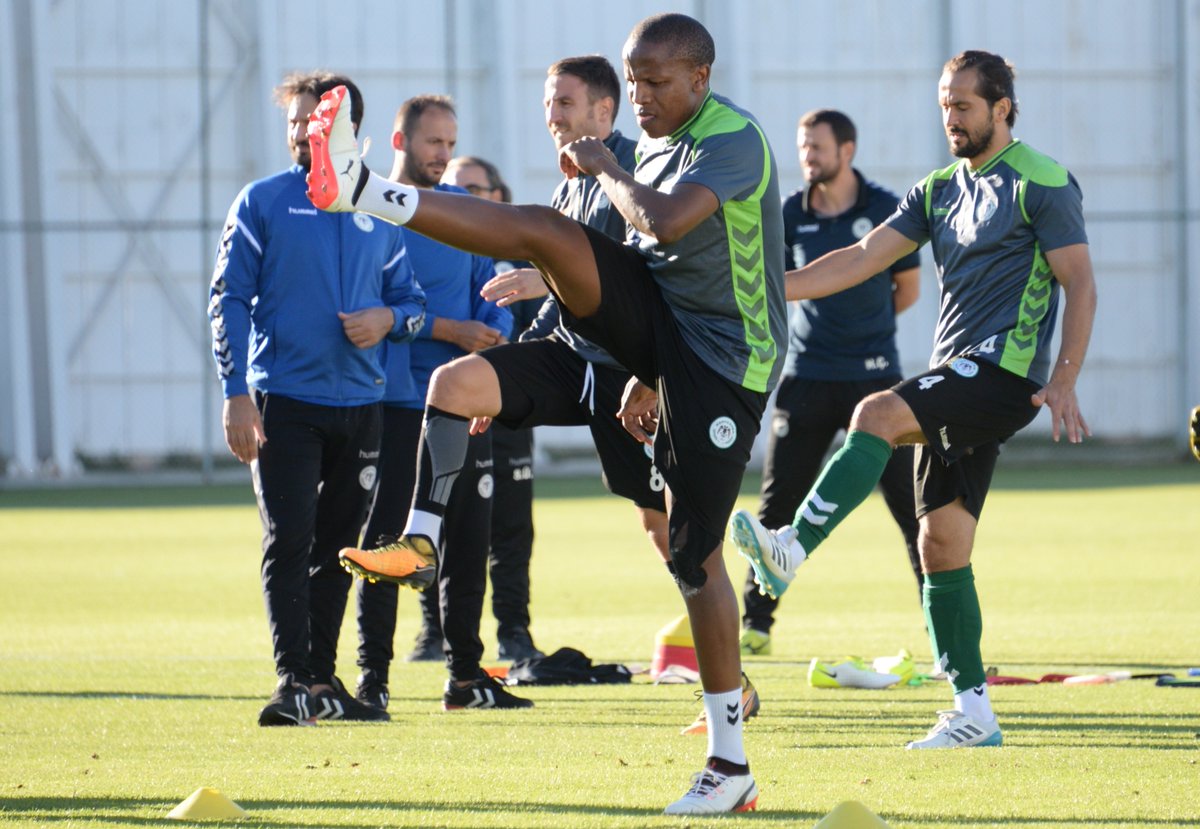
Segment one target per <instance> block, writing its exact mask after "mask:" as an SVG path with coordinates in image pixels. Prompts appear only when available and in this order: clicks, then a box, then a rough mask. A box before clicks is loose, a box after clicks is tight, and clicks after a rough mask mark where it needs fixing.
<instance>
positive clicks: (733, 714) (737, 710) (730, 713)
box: [725, 702, 742, 725]
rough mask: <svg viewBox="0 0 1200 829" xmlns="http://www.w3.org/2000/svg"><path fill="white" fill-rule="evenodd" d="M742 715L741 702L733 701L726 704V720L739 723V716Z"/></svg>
mask: <svg viewBox="0 0 1200 829" xmlns="http://www.w3.org/2000/svg"><path fill="white" fill-rule="evenodd" d="M741 715H742V704H741V703H740V702H731V703H730V704H729V705H726V706H725V721H726V722H728V723H729V724H730V725H737V721H738V717H740V716H741Z"/></svg>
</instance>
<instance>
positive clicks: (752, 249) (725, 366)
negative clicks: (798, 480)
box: [631, 92, 787, 392]
mask: <svg viewBox="0 0 1200 829" xmlns="http://www.w3.org/2000/svg"><path fill="white" fill-rule="evenodd" d="M637 157H638V165H637V169H636V170H635V172H634V177H635V178H636V179H637V180H638V181H639V182H641V183H642V184H646V185H649V186H651V187H654V188H655V189H657V190H662V191H666V192H670V190H671V188H672V187H674V186H675V185H676V184H684V183H689V184H701V185H703V186H705V187H707V188H708V189H709V190H711V191H712V192H713V193H714V194H715V195H716V197H717V199H718V201H719V202H720V207H719V208H718V209H717V211H716V212H715V213H714V214H713V215H711V216H709V217H708V218H706V219H705V220H704V221H703V222H701V223H700V224H699V225H698V226H697V227H695V228H693V229H692V230H691V231H690V232H688V233H687V234H686V235H685V236H684V237H683V238H682V239H679V240H678V241H676V242H674V243H672V244H669V245H665V244H661V243H659V241H658V240H657V239H655V238H654V237H652V236H647V235H645V234H640V233H637V232H636V231H632V232H631V233H632V236H631V241H632V244H634V245H636V246H637V248H638V250H639V251H641V253H642V255H643V256H645V257H646V259H647V261H648V263H649V267H650V270H651V272H652V273H653V274H654V278H655V280H656V281H657V283H658V285H659V287H660V288H661V290H662V293H663V297H664V298H665V300H666V302H667V303H668V305H670V307H671V309H672V311H673V312H674V314H675V319H676V321H677V322H678V324H679V328H680V330H681V331H682V332H683V337H684V340H685V341H686V342H687V344H688V346H689V347H690V348H691V349H692V350H693V351H695V352H696V353H697V354H698V355H699V356H700V357H701V358H702V359H703V360H704V361H705V362H706V363H707V364H708V365H710V366H711V367H712V368H713V370H714V371H716V372H717V373H718V374H720V375H721V376H722V377H725V378H726V379H727V380H730V381H731V382H733V383H737V384H738V385H740V386H743V387H745V388H747V389H750V390H752V391H761V392H765V391H770V390H771V389H772V388H774V386H775V383H776V382H777V381H778V379H779V373H780V369H781V367H782V360H781V359H780V358H781V357H782V355H781V354H780V345H781V344H783V343H786V342H787V339H786V337H787V331H786V327H787V325H786V322H787V321H786V312H785V302H784V294H783V216H782V213H781V211H780V206H779V204H780V202H779V176H778V172H777V170H776V168H775V158H774V156H773V155H772V153H771V148H770V146H769V145H768V144H767V139H766V136H765V135H764V134H763V131H762V129H761V128H760V127H759V125H758V123H757V122H756V121H755V120H754V118H753V116H751V115H750V114H749V113H748V112H746V111H744V110H742V109H739V108H737V107H735V106H734V105H733V104H731V103H730V102H729V101H727V100H726V99H724V98H722V97H720V96H718V95H713V94H712V93H711V92H710V93H709V94H708V97H707V98H706V99H705V101H704V103H703V104H702V105H701V107H700V109H699V110H698V111H697V112H696V114H695V115H694V116H693V117H692V118H691V120H689V121H688V122H687V123H686V124H684V125H683V126H681V127H680V128H679V129H678V130H676V131H675V132H674V133H672V134H671V135H669V136H666V137H663V138H648V137H647V136H645V135H643V136H642V139H641V141H639V142H638V150H637Z"/></svg>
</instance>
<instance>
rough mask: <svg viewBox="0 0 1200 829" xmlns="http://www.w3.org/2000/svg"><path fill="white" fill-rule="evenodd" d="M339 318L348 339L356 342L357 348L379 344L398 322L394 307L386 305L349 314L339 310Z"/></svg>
mask: <svg viewBox="0 0 1200 829" xmlns="http://www.w3.org/2000/svg"><path fill="white" fill-rule="evenodd" d="M338 319H340V320H341V321H342V331H344V332H345V333H346V339H348V340H349V341H350V342H352V343H354V345H355V347H356V348H370V347H371V346H373V345H378V344H379V342H380V341H382V340H383V338H384V337H386V336H387V335H388V334H389V333H391V330H392V328H393V326H395V324H396V315H395V314H393V313H392V309H391V308H384V307H376V308H364V309H362V310H361V311H354V312H352V313H349V314H347V313H346V312H345V311H338Z"/></svg>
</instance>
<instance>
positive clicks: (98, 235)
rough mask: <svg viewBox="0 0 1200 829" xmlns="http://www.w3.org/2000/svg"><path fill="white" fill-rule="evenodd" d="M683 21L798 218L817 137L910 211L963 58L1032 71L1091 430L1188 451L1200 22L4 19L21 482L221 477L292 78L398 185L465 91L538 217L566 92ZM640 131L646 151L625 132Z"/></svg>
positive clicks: (1065, 10)
mask: <svg viewBox="0 0 1200 829" xmlns="http://www.w3.org/2000/svg"><path fill="white" fill-rule="evenodd" d="M333 8H336V9H337V12H336V13H333V12H331V11H330V9H333ZM664 9H671V10H678V11H683V12H686V13H689V14H692V15H694V16H696V17H698V18H699V19H700V20H702V21H703V22H704V23H705V24H706V25H707V26H708V27H709V29H710V30H711V31H712V33H713V35H714V37H715V39H716V42H717V62H716V65H715V67H714V82H713V85H714V88H715V89H716V90H717V91H718V92H721V93H722V94H725V95H728V96H729V97H731V98H733V99H734V100H735V101H737V102H738V103H739V104H741V105H743V106H745V107H746V108H747V109H749V110H750V111H752V112H754V113H756V115H757V116H758V117H759V119H760V120H761V122H762V124H763V126H764V127H765V129H766V131H767V134H768V137H769V138H770V140H771V142H772V144H773V146H774V149H775V152H776V155H777V158H778V161H779V166H780V171H781V175H782V178H783V182H782V183H783V187H784V190H785V191H790V190H792V189H794V188H795V187H797V186H799V184H800V182H801V176H800V172H799V167H798V164H797V161H796V153H795V123H796V119H797V117H798V116H799V114H800V113H802V112H804V111H806V110H808V109H811V108H814V107H818V106H832V107H836V108H839V109H842V110H844V111H846V112H847V113H849V114H850V115H851V117H852V118H854V120H855V121H856V122H857V124H858V127H859V133H860V141H859V149H858V159H857V164H858V166H859V167H860V168H861V169H862V170H863V171H864V172H865V173H866V174H867V175H868V176H870V177H872V178H874V179H876V180H878V181H880V182H881V183H883V184H885V185H886V186H889V187H891V188H892V189H894V190H896V191H898V192H902V191H903V190H905V189H907V188H908V187H909V186H910V185H911V184H912V183H914V182H915V181H917V180H918V179H919V178H921V177H922V176H924V175H925V174H926V173H927V172H928V171H929V170H931V169H934V168H935V167H941V166H943V165H945V164H946V163H948V160H949V156H948V154H947V151H946V147H945V142H944V140H943V138H942V136H941V130H940V123H939V113H938V109H937V105H936V95H935V86H936V80H937V76H938V74H939V71H940V67H941V65H942V63H943V62H944V61H945V59H946V58H947V57H949V56H950V55H952V54H954V53H956V52H958V51H960V50H962V49H965V48H983V49H989V50H992V51H997V52H999V53H1001V54H1003V55H1005V56H1006V57H1007V58H1009V59H1010V60H1012V61H1013V62H1014V64H1015V65H1016V67H1017V72H1018V77H1017V93H1018V97H1019V100H1020V105H1021V112H1020V117H1019V119H1018V122H1017V128H1016V133H1017V135H1018V136H1019V137H1021V138H1023V139H1025V140H1026V141H1028V142H1029V143H1031V144H1032V145H1034V146H1035V147H1037V148H1038V149H1040V150H1042V151H1044V152H1046V153H1048V154H1050V155H1051V156H1053V157H1055V158H1057V159H1058V160H1059V161H1061V162H1063V163H1064V164H1066V165H1067V166H1068V167H1069V168H1070V169H1071V170H1072V171H1073V172H1074V173H1075V175H1076V176H1077V178H1078V179H1079V180H1080V182H1081V184H1082V186H1083V190H1084V197H1085V209H1086V212H1087V218H1088V222H1089V234H1090V237H1091V243H1092V255H1093V259H1094V263H1095V266H1096V271H1097V276H1098V280H1099V285H1100V295H1101V300H1100V310H1099V313H1098V316H1097V325H1096V331H1095V335H1094V338H1093V343H1092V348H1091V351H1090V354H1089V360H1088V365H1087V367H1086V370H1085V371H1084V373H1083V376H1082V379H1081V381H1080V396H1081V398H1082V403H1083V406H1084V411H1085V413H1086V415H1087V417H1088V419H1089V421H1090V422H1091V425H1092V427H1093V430H1094V431H1095V432H1096V434H1097V436H1098V437H1099V438H1101V439H1103V440H1106V441H1111V442H1114V443H1128V442H1134V441H1146V440H1158V441H1170V442H1173V443H1175V444H1178V443H1179V442H1180V440H1181V436H1182V434H1183V427H1182V424H1183V422H1184V417H1185V414H1186V411H1187V409H1188V408H1190V406H1191V405H1194V404H1196V403H1198V402H1200V378H1198V374H1200V366H1198V362H1197V359H1196V356H1195V354H1196V352H1197V350H1198V349H1197V343H1198V342H1200V337H1198V336H1197V335H1198V334H1200V308H1198V306H1200V276H1198V275H1197V274H1198V272H1200V268H1198V267H1197V265H1198V264H1200V205H1198V200H1200V197H1198V196H1197V193H1198V192H1200V158H1198V157H1197V152H1196V148H1197V146H1198V142H1200V60H1198V58H1200V0H1143V2H1139V3H1136V4H1130V3H1126V2H1118V1H1117V0H1087V2H1084V0H1010V2H1008V3H1005V4H1003V5H1002V6H997V5H996V4H994V3H989V4H986V5H985V4H982V3H976V2H965V1H964V2H951V0H908V1H907V2H895V0H853V2H850V0H844V1H843V2H829V1H828V0H825V2H814V0H739V1H737V2H735V1H734V0H726V2H716V0H693V2H677V3H675V4H673V5H671V6H664V7H655V6H650V5H647V4H645V3H641V2H633V0H609V2H607V3H604V4H602V7H597V8H592V7H584V5H583V4H577V3H557V2H549V0H424V2H412V0H403V2H401V1H400V0H361V2H352V0H343V2H341V3H331V2H328V0H322V2H316V0H292V2H286V3H285V2H281V1H280V0H3V2H0V95H3V100H4V101H5V102H6V103H7V107H6V109H7V115H8V117H7V118H6V125H7V127H8V129H9V132H8V134H7V136H6V138H7V139H8V140H9V141H16V142H19V146H12V145H9V146H8V147H6V150H7V152H6V163H4V164H0V262H2V263H3V278H2V282H0V475H7V476H10V477H53V476H58V475H71V474H74V473H76V472H78V471H79V470H80V469H81V468H82V465H81V459H84V460H86V461H87V462H88V464H94V463H100V462H104V461H107V460H119V461H120V462H122V463H126V464H128V463H132V464H133V465H134V466H137V465H138V464H146V465H152V464H156V463H159V462H161V461H162V460H163V459H164V458H168V459H169V458H172V457H184V458H195V457H205V456H208V457H210V458H217V459H219V460H221V461H223V460H224V458H225V456H226V454H227V453H226V451H225V449H224V445H223V441H222V439H221V430H220V423H219V411H220V399H219V398H220V392H219V387H218V384H217V381H216V376H215V371H214V370H213V369H212V366H211V359H210V357H209V346H208V331H207V322H206V320H205V318H204V308H205V303H206V300H207V286H208V279H209V274H210V271H211V267H212V256H213V250H214V248H215V244H216V240H217V234H218V232H219V228H220V224H221V221H222V219H223V217H224V214H225V211H226V210H227V208H228V206H229V203H230V202H231V201H232V199H233V197H234V196H235V195H236V193H237V191H238V190H239V189H240V188H241V187H242V185H243V184H245V183H246V182H247V181H249V180H251V179H254V178H259V177H262V176H264V175H267V174H269V173H271V172H273V171H275V170H278V169H280V168H282V167H284V166H286V165H287V163H289V159H288V156H287V152H286V148H285V144H284V122H283V115H282V112H281V111H279V110H278V109H277V108H275V107H274V105H273V104H272V102H271V97H270V92H271V88H272V87H273V86H274V85H275V84H276V83H277V82H278V80H279V79H280V77H281V76H282V75H283V74H284V73H286V72H287V71H290V70H294V69H307V68H313V67H317V66H321V67H327V68H330V69H336V70H338V71H344V72H346V73H348V74H350V75H351V76H352V77H353V78H354V79H355V80H356V82H357V83H358V84H359V85H360V86H361V88H362V90H363V93H364V97H365V99H366V118H365V119H364V120H365V123H364V126H363V134H366V135H372V136H374V137H375V145H376V148H375V150H374V152H373V153H372V155H371V156H369V159H371V158H373V159H374V161H375V164H376V165H377V166H380V167H387V166H388V165H389V164H390V150H389V149H388V141H387V139H388V135H389V133H390V128H391V119H392V115H393V113H394V112H395V109H396V107H397V106H398V105H399V103H400V102H401V101H402V100H403V99H405V98H407V97H408V96H410V95H413V94H417V93H421V92H449V93H451V94H453V95H454V96H455V98H456V99H457V101H458V104H459V130H460V132H459V150H460V151H461V152H463V153H470V154H475V155H482V156H485V157H487V158H490V159H492V160H494V161H495V162H496V163H498V164H499V165H500V167H501V168H502V170H503V171H504V172H505V175H506V177H507V178H508V179H509V182H510V184H511V185H512V187H513V190H514V192H515V195H516V198H517V200H519V201H544V200H545V199H546V198H547V197H548V195H549V193H550V191H551V189H552V188H553V186H554V184H555V182H556V180H557V172H556V167H555V162H554V157H553V145H552V144H551V142H550V139H549V137H548V136H547V135H546V132H545V128H544V126H543V123H542V113H541V94H542V92H541V90H542V81H543V78H544V76H545V67H546V66H547V65H548V64H550V63H551V62H553V61H554V60H556V59H558V58H560V57H564V56H566V55H571V54H582V53H592V52H599V53H603V54H605V55H607V56H608V57H609V59H610V60H612V61H613V62H614V64H615V65H617V66H618V67H619V58H620V49H621V45H622V42H623V41H624V38H625V36H626V34H627V33H628V31H629V29H630V28H631V27H632V25H633V24H634V23H635V22H637V20H639V19H640V18H641V17H643V16H645V15H646V14H649V13H652V12H654V11H659V10H664ZM312 21H319V24H314V23H313V22H312ZM618 125H619V126H620V127H621V128H622V129H623V130H624V131H625V132H626V133H628V134H630V135H634V134H635V132H636V131H635V129H634V128H633V125H632V120H631V119H630V117H629V113H628V106H625V107H624V108H623V109H622V112H621V115H620V118H619V119H618ZM924 272H925V277H926V278H925V280H924V282H923V284H922V289H923V295H922V298H921V300H920V302H919V303H918V305H917V306H916V307H915V308H914V309H913V310H912V311H910V312H909V313H907V314H905V315H904V316H903V317H902V320H901V332H900V338H901V353H902V355H903V358H904V368H905V372H906V373H913V372H915V371H917V370H919V369H920V368H922V367H923V366H924V363H925V358H926V357H927V355H928V351H929V345H930V340H931V336H932V329H933V322H934V319H935V317H936V311H937V308H936V299H935V297H936V285H935V283H934V279H933V275H932V269H931V267H930V265H929V261H928V257H926V262H925V265H924ZM1048 421H1049V419H1048V417H1045V416H1043V417H1042V418H1040V419H1039V421H1038V422H1037V423H1036V424H1035V426H1034V427H1033V430H1034V431H1038V430H1041V431H1047V430H1048ZM539 440H541V441H542V443H543V446H545V447H552V446H554V445H555V444H556V443H558V444H561V443H563V442H564V441H565V442H567V443H572V442H576V441H582V442H584V443H586V438H580V437H567V438H563V437H561V435H558V436H556V435H554V434H546V435H543V436H542V437H540V438H539Z"/></svg>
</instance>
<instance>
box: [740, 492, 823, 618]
mask: <svg viewBox="0 0 1200 829" xmlns="http://www.w3.org/2000/svg"><path fill="white" fill-rule="evenodd" d="M729 538H730V539H731V540H732V541H733V544H734V546H735V547H737V550H738V552H739V553H741V554H742V557H743V558H745V559H746V560H747V561H749V562H750V566H751V567H752V568H753V569H754V581H755V582H757V583H758V589H759V591H760V592H762V593H766V594H767V595H768V596H770V597H771V598H772V599H778V598H779V597H780V596H782V595H783V593H784V591H786V590H787V589H788V585H790V584H791V583H792V579H794V578H796V567H797V566H799V565H800V564H802V563H803V562H804V559H805V556H804V551H803V550H801V549H800V545H798V544H796V543H795V541H796V528H795V527H792V526H787V527H783V528H782V529H778V530H768V529H767V528H766V527H764V526H763V525H762V522H761V521H759V520H758V519H757V518H755V517H754V516H753V515H751V514H750V513H749V512H747V511H746V510H744V509H740V510H738V511H737V512H735V513H734V514H733V517H732V518H730V519H729ZM793 551H794V552H793ZM794 553H798V554H799V559H800V560H799V561H796V560H795V558H796V556H795V554H794Z"/></svg>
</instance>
